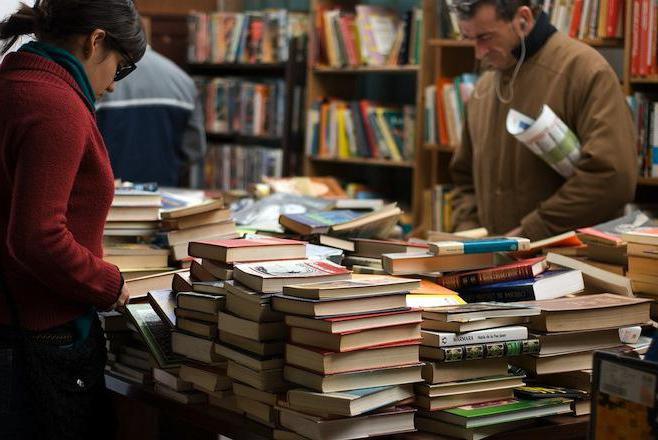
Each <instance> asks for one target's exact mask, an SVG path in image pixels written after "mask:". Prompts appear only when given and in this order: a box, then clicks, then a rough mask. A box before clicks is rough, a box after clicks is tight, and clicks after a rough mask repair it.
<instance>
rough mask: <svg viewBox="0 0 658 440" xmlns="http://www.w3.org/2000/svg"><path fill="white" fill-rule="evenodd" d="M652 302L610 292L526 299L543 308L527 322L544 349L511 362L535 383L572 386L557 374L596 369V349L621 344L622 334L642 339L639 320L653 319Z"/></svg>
mask: <svg viewBox="0 0 658 440" xmlns="http://www.w3.org/2000/svg"><path fill="white" fill-rule="evenodd" d="M650 303H651V300H649V299H644V298H633V297H626V296H620V295H613V294H609V293H605V294H595V295H586V296H581V297H572V298H558V299H553V300H546V301H532V302H527V303H524V304H525V305H529V306H532V307H537V308H539V309H540V310H541V314H540V315H537V316H532V317H531V318H530V322H529V323H528V324H527V327H528V330H529V331H530V336H531V337H533V338H536V339H538V340H539V345H540V350H539V352H537V353H535V354H529V355H523V356H519V357H514V358H510V359H509V362H510V364H512V365H515V366H517V367H519V368H522V369H523V370H524V371H525V372H526V373H527V375H528V376H530V377H532V378H533V385H534V384H539V385H540V386H541V385H542V384H543V383H544V378H545V377H546V383H547V384H549V385H559V386H562V387H564V386H567V387H570V386H569V385H570V384H568V383H565V382H564V381H560V382H558V381H556V380H555V377H554V376H553V375H556V374H564V375H566V374H567V373H569V374H572V373H573V374H581V373H579V372H580V371H583V370H591V369H592V356H593V354H594V351H595V350H600V349H607V348H611V347H618V346H621V345H622V338H623V339H624V341H629V340H637V339H638V337H639V334H640V327H639V325H643V324H646V323H647V322H648V321H649V315H650V312H649V310H650ZM621 328H624V330H622V331H620V329H621ZM571 385H573V384H571ZM570 388H574V387H573V386H571V387H570ZM579 388H581V387H579ZM581 389H582V388H581ZM582 391H587V390H586V389H582ZM580 412H581V413H582V409H581V410H580Z"/></svg>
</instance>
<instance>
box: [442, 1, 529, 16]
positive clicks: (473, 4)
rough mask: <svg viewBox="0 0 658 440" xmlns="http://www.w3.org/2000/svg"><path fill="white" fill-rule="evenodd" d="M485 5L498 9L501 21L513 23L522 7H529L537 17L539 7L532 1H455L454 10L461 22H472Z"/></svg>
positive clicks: (453, 2)
mask: <svg viewBox="0 0 658 440" xmlns="http://www.w3.org/2000/svg"><path fill="white" fill-rule="evenodd" d="M484 5H492V6H494V7H495V8H496V15H497V17H498V18H499V19H501V20H505V21H512V19H513V18H514V15H516V11H517V10H518V9H519V8H520V7H521V6H528V7H529V8H531V9H532V10H533V13H534V14H535V15H536V14H537V13H538V10H539V7H538V6H536V5H535V2H534V1H532V0H453V1H452V9H453V11H455V12H456V13H457V17H458V18H459V19H460V20H470V19H471V18H473V16H475V13H476V12H477V10H478V9H479V8H480V7H481V6H484Z"/></svg>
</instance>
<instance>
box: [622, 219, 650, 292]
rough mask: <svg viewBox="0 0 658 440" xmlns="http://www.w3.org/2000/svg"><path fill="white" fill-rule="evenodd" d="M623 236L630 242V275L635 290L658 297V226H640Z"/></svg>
mask: <svg viewBox="0 0 658 440" xmlns="http://www.w3.org/2000/svg"><path fill="white" fill-rule="evenodd" d="M622 238H623V239H624V240H625V241H626V242H627V243H628V276H629V278H630V279H631V282H632V285H633V291H635V292H638V294H640V295H642V296H648V297H651V298H654V299H655V298H658V228H656V227H646V228H639V229H636V230H634V231H630V232H627V233H624V234H623V235H622Z"/></svg>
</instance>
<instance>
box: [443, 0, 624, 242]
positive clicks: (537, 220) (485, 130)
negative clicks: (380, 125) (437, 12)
mask: <svg viewBox="0 0 658 440" xmlns="http://www.w3.org/2000/svg"><path fill="white" fill-rule="evenodd" d="M453 4H454V6H455V9H456V12H457V13H458V16H459V25H460V28H461V32H462V35H463V36H464V37H465V38H467V39H470V40H473V41H474V42H475V55H476V58H477V59H478V60H479V61H480V62H481V63H482V64H483V67H484V68H486V69H487V71H486V73H484V74H483V75H482V76H481V78H480V80H479V81H478V83H477V85H476V87H475V91H474V93H473V95H472V96H471V99H470V101H469V102H468V104H467V106H466V117H465V122H464V131H463V135H462V145H461V146H460V148H458V149H457V151H456V153H455V155H454V157H453V160H452V162H451V165H450V169H451V173H452V178H453V181H454V183H455V185H456V192H455V197H454V205H453V209H454V219H453V220H454V224H455V225H456V227H457V230H463V229H469V228H473V227H479V226H483V227H485V228H487V230H488V231H489V234H492V235H493V234H505V235H519V236H525V237H528V238H530V239H532V240H537V239H541V238H546V237H550V236H553V235H557V234H559V233H562V232H565V231H569V230H572V229H575V228H578V227H583V226H589V225H593V224H597V223H601V222H603V221H605V220H609V219H611V218H614V217H616V216H617V215H618V214H620V213H621V210H622V207H623V206H624V204H625V203H627V202H630V201H631V200H633V196H634V193H635V185H636V181H637V168H636V167H637V157H636V155H637V153H636V149H635V148H636V146H635V142H636V138H635V134H634V128H633V122H632V118H631V113H630V109H629V107H628V106H627V104H626V101H625V99H624V95H623V93H622V90H621V87H620V84H619V79H618V78H617V75H616V74H615V72H614V71H613V70H612V68H611V67H610V65H609V64H608V63H607V61H606V60H605V59H604V58H603V57H602V56H601V55H600V54H599V53H598V52H596V50H594V49H592V48H591V47H589V46H587V45H586V44H583V43H581V42H579V41H576V40H574V39H571V38H569V37H567V36H566V35H563V34H561V33H559V32H556V30H555V28H554V27H553V26H551V25H550V23H549V20H548V17H547V16H546V14H544V13H543V12H541V11H539V10H537V9H536V8H533V7H531V6H530V5H529V3H528V0H454V2H453ZM522 39H523V44H521V42H522ZM524 46H525V47H524ZM515 70H516V73H515ZM544 105H548V106H549V107H550V108H551V109H552V110H553V111H554V112H555V113H556V114H557V116H558V117H559V118H561V119H562V120H563V121H564V122H565V123H566V125H567V126H568V127H569V128H570V129H571V130H572V131H573V132H574V133H575V134H576V136H577V137H578V139H579V140H580V143H581V158H580V160H578V161H577V163H576V165H575V168H576V169H575V172H574V174H573V175H572V176H571V177H569V178H566V179H565V178H564V177H562V176H561V175H560V174H558V173H557V172H556V171H554V170H553V169H552V168H551V167H550V166H549V165H548V164H547V163H545V162H544V161H543V160H542V159H540V158H539V157H537V156H535V154H534V153H532V152H531V151H530V149H529V148H528V147H526V146H525V145H523V144H521V143H520V142H518V141H517V140H516V139H515V138H514V137H513V136H512V135H511V134H509V133H508V132H507V129H506V125H505V123H506V118H507V114H508V112H509V110H510V109H515V110H517V111H519V112H521V113H523V114H525V115H528V116H530V117H532V118H536V117H537V116H538V115H539V113H540V112H541V109H542V107H543V106H544Z"/></svg>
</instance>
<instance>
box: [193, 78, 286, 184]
mask: <svg viewBox="0 0 658 440" xmlns="http://www.w3.org/2000/svg"><path fill="white" fill-rule="evenodd" d="M195 82H196V83H197V87H198V88H199V90H200V92H201V100H202V102H203V103H204V110H205V121H206V122H205V125H206V131H207V132H208V133H213V134H227V135H232V134H241V135H245V136H262V137H269V138H277V137H278V138H280V137H281V136H283V131H284V125H285V122H286V121H285V117H286V108H285V103H286V83H285V81H284V80H282V79H271V80H253V79H250V80H245V79H240V78H230V77H228V78H212V79H208V78H197V79H196V80H195ZM273 177H274V176H273Z"/></svg>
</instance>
